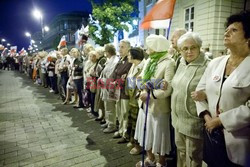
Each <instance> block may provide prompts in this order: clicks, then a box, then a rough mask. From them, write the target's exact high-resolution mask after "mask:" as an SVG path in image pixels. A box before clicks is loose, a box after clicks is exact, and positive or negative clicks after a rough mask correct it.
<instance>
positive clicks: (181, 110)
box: [171, 53, 209, 139]
mask: <svg viewBox="0 0 250 167" xmlns="http://www.w3.org/2000/svg"><path fill="white" fill-rule="evenodd" d="M208 63H209V60H208V59H206V58H205V56H204V54H203V53H201V54H200V55H199V57H198V58H197V59H196V60H194V61H193V62H191V63H189V64H187V63H186V61H185V60H184V58H181V60H180V64H179V67H178V69H177V71H176V73H175V76H174V78H173V80H172V87H173V93H172V96H171V109H172V124H173V126H174V128H175V129H176V130H177V131H178V132H180V133H182V134H184V135H187V136H189V137H192V138H196V139H201V138H202V131H203V120H202V119H200V118H199V117H198V115H197V109H196V105H195V102H194V101H193V100H192V98H191V92H192V91H195V89H196V86H197V85H198V83H199V81H200V79H201V77H202V75H203V73H204V71H205V69H206V67H207V65H208Z"/></svg>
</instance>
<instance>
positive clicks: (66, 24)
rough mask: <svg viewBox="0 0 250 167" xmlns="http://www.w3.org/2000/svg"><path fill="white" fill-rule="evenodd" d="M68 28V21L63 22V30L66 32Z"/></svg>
mask: <svg viewBox="0 0 250 167" xmlns="http://www.w3.org/2000/svg"><path fill="white" fill-rule="evenodd" d="M68 28H69V26H68V21H65V22H64V29H65V30H67V29H68Z"/></svg>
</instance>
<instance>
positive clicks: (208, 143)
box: [203, 128, 226, 164]
mask: <svg viewBox="0 0 250 167" xmlns="http://www.w3.org/2000/svg"><path fill="white" fill-rule="evenodd" d="M225 150H226V146H225V139H224V134H223V130H222V128H217V129H214V130H213V131H212V132H211V133H209V132H208V131H207V130H204V147H203V160H204V162H206V163H207V164H216V162H220V158H221V159H223V158H222V157H224V152H225Z"/></svg>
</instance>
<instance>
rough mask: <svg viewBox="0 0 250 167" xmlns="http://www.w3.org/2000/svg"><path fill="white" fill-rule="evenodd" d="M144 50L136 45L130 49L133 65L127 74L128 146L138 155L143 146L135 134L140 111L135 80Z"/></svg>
mask: <svg viewBox="0 0 250 167" xmlns="http://www.w3.org/2000/svg"><path fill="white" fill-rule="evenodd" d="M144 55H145V54H144V51H143V50H142V49H141V48H138V47H135V48H131V49H130V50H129V55H128V62H130V63H132V64H133V65H132V67H131V68H130V70H129V72H128V76H127V80H126V81H127V83H126V84H127V85H126V86H127V88H128V90H127V93H128V95H129V117H128V124H129V128H130V129H131V130H130V133H129V136H130V142H129V143H128V145H127V146H128V147H130V146H131V147H133V148H132V149H131V150H130V152H129V153H130V154H132V155H136V154H140V153H141V147H140V146H139V144H138V142H137V141H136V140H134V134H135V127H136V121H137V116H138V111H139V106H138V99H137V97H136V95H137V93H138V89H137V87H136V85H135V80H136V78H137V76H138V75H140V73H141V71H142V69H143V65H144V62H145V61H144V60H143V59H144Z"/></svg>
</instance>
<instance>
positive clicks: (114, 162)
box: [0, 70, 141, 167]
mask: <svg viewBox="0 0 250 167" xmlns="http://www.w3.org/2000/svg"><path fill="white" fill-rule="evenodd" d="M61 103H62V102H61V101H60V100H58V99H57V96H56V95H54V94H50V93H49V90H48V89H45V88H42V87H40V86H37V85H34V84H33V82H32V81H31V80H30V79H28V77H27V76H26V75H25V74H20V73H19V72H14V71H2V70H0V166H52V167H55V166H60V167H63V166H79V167H92V166H98V167H101V166H104V167H112V166H123V167H133V166H135V164H136V162H138V161H139V160H140V158H141V157H140V156H132V155H130V154H129V149H128V148H127V147H126V144H121V145H120V144H117V143H116V141H117V140H115V139H112V134H104V133H103V132H102V129H101V127H100V125H99V124H98V123H97V122H95V121H94V120H91V119H89V118H88V116H87V114H86V111H84V110H82V111H80V110H75V109H73V108H72V106H65V105H61Z"/></svg>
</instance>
